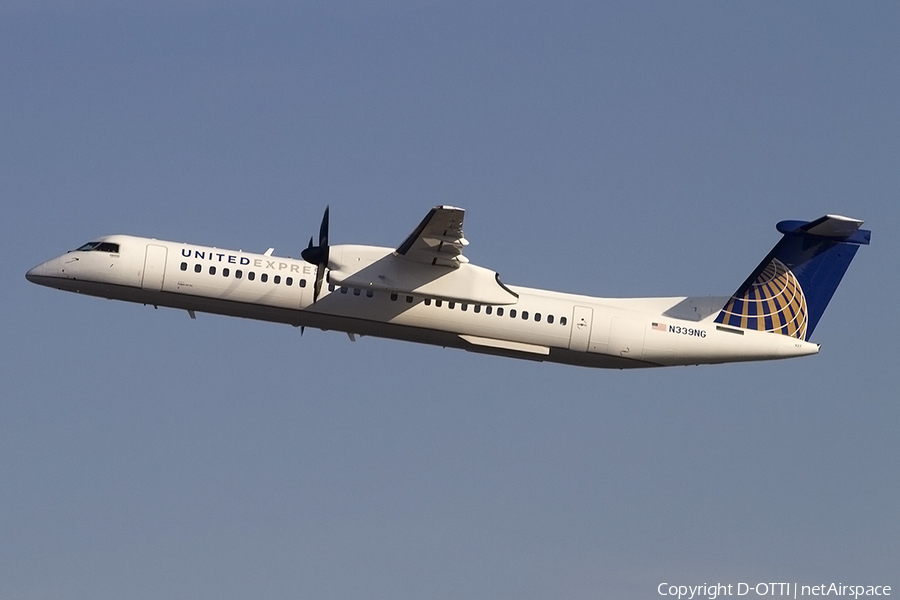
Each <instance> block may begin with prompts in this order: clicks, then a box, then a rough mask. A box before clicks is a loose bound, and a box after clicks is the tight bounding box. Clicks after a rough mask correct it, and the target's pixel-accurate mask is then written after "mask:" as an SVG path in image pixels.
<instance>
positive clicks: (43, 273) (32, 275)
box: [25, 258, 57, 285]
mask: <svg viewBox="0 0 900 600" xmlns="http://www.w3.org/2000/svg"><path fill="white" fill-rule="evenodd" d="M56 262H57V259H55V258H54V259H53V260H48V261H47V262H42V263H41V264H39V265H38V266H36V267H34V268H32V269H29V270H28V272H27V273H25V279H27V280H28V281H30V282H31V283H37V284H39V285H40V284H41V283H42V282H44V281H46V279H45V278H47V277H52V276H53V275H55V274H56V270H55V269H53V267H54V265H55V264H56Z"/></svg>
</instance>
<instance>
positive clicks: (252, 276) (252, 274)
mask: <svg viewBox="0 0 900 600" xmlns="http://www.w3.org/2000/svg"><path fill="white" fill-rule="evenodd" d="M247 279H249V280H250V281H253V280H254V279H256V273H254V272H253V271H250V272H249V273H247Z"/></svg>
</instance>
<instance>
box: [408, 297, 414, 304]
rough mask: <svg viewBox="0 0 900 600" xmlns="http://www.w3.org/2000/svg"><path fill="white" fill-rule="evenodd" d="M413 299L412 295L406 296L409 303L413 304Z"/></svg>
mask: <svg viewBox="0 0 900 600" xmlns="http://www.w3.org/2000/svg"><path fill="white" fill-rule="evenodd" d="M412 301H413V297H412V296H407V297H406V303H407V304H412Z"/></svg>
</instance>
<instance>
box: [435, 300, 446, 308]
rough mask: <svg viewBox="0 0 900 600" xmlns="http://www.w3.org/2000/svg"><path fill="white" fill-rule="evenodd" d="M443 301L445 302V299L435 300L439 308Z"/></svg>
mask: <svg viewBox="0 0 900 600" xmlns="http://www.w3.org/2000/svg"><path fill="white" fill-rule="evenodd" d="M443 303H444V301H443V300H435V301H434V305H435V306H437V307H438V308H440V307H441V305H442V304H443Z"/></svg>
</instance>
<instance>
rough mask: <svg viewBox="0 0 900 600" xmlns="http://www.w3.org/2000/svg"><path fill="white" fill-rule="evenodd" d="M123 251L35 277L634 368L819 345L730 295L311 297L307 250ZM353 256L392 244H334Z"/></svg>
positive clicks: (156, 301) (92, 291)
mask: <svg viewBox="0 0 900 600" xmlns="http://www.w3.org/2000/svg"><path fill="white" fill-rule="evenodd" d="M100 241H105V242H109V243H114V244H118V246H119V252H118V253H112V252H103V251H96V250H94V251H73V252H69V253H67V254H64V255H62V256H60V257H57V258H54V259H52V260H49V261H47V262H45V263H43V264H41V265H39V266H37V267H35V268H34V269H32V270H30V271H29V272H28V274H27V277H28V279H29V280H30V281H33V282H35V283H38V284H41V285H46V286H49V287H54V288H58V289H61V290H67V291H73V292H79V293H83V294H89V295H93V296H100V297H105V298H111V299H117V300H126V301H130V302H139V303H143V304H149V305H154V306H167V307H172V308H180V309H185V310H188V311H191V312H192V313H193V312H194V311H201V312H209V313H216V314H223V315H231V316H237V317H245V318H251V319H260V320H265V321H272V322H277V323H286V324H289V325H293V326H302V327H316V328H319V329H325V330H337V331H343V332H346V333H349V334H357V335H372V336H379V337H386V338H392V339H399V340H406V341H412V342H420V343H425V344H434V345H439V346H447V347H456V348H462V349H465V350H469V351H474V352H482V353H488V354H498V355H503V356H511V357H516V358H526V359H532V360H546V361H553V362H559V363H566V364H572V365H581V366H590V367H607V368H633V367H654V366H669V365H693V364H703V363H723V362H734V361H746V360H767V359H774V358H788V357H792V356H803V355H808V354H815V353H816V352H818V348H819V347H818V345H817V344H813V343H810V342H806V341H802V340H799V339H795V338H792V337H788V336H785V335H779V334H775V333H766V332H759V331H751V330H745V329H737V328H733V327H723V326H721V325H718V324H716V323H714V322H713V319H715V317H716V315H717V314H718V312H719V310H720V309H721V308H722V306H723V305H724V304H725V302H726V301H727V300H728V298H727V297H721V298H706V297H704V298H691V297H672V298H595V297H590V296H580V295H575V294H565V293H559V292H551V291H547V290H539V289H532V288H525V287H519V286H505V288H506V289H508V290H510V291H511V292H513V293H514V294H516V295H517V296H518V298H517V299H516V300H515V301H514V303H509V302H507V303H505V304H502V305H500V304H498V305H492V304H476V303H471V302H462V301H453V300H448V299H447V298H448V297H452V296H447V295H446V294H444V295H443V297H442V298H441V299H438V298H436V297H433V296H427V295H417V294H415V293H412V294H406V293H404V294H398V293H391V292H388V291H384V290H381V289H376V288H364V287H361V286H360V287H352V286H351V285H350V282H351V281H352V277H350V276H348V277H347V278H346V279H340V278H338V277H335V279H337V280H338V281H345V282H346V283H345V285H344V286H342V287H341V286H335V285H333V284H332V285H329V286H327V287H325V288H324V289H323V290H322V294H321V295H320V297H319V298H318V300H317V301H316V302H315V303H313V279H314V278H315V271H316V267H315V266H314V265H311V264H309V263H306V262H304V261H303V260H301V259H292V258H284V257H276V256H269V255H261V254H252V253H249V252H242V251H233V250H220V249H217V248H210V247H204V246H196V245H192V244H182V243H177V242H166V241H160V240H155V239H149V238H139V237H132V236H124V235H115V236H107V237H104V238H100ZM334 248H335V250H334V251H338V252H343V256H342V261H343V264H344V265H348V264H353V260H354V253H356V252H358V253H359V260H360V261H361V262H363V261H371V257H372V256H384V257H388V256H389V255H391V254H392V253H393V250H392V249H390V248H377V247H372V246H343V247H341V246H335V247H334Z"/></svg>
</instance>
